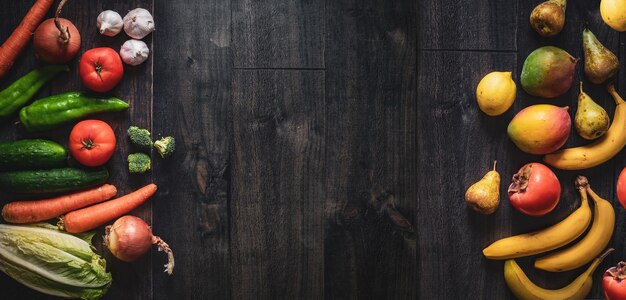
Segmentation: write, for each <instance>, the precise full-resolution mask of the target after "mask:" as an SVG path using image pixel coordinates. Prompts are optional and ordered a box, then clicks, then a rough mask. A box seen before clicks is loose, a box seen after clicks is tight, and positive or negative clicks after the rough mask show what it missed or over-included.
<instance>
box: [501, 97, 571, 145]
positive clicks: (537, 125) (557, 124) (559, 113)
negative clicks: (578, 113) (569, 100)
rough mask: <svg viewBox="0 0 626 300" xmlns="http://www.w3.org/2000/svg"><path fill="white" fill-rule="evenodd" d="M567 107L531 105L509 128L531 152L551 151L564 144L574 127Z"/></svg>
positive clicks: (513, 138)
mask: <svg viewBox="0 0 626 300" xmlns="http://www.w3.org/2000/svg"><path fill="white" fill-rule="evenodd" d="M567 109H568V107H567V106H566V107H558V106H554V105H550V104H537V105H531V106H529V107H526V108H524V109H522V110H521V111H520V112H519V113H517V115H515V117H514V118H513V120H511V123H509V127H508V129H507V132H508V134H509V137H510V138H511V140H512V141H513V143H515V145H516V146H517V147H518V148H519V149H520V150H522V151H524V152H526V153H530V154H548V153H552V152H554V151H556V150H558V149H559V148H561V147H563V145H565V142H567V138H568V137H569V133H570V129H571V127H572V119H571V118H570V116H569V113H567Z"/></svg>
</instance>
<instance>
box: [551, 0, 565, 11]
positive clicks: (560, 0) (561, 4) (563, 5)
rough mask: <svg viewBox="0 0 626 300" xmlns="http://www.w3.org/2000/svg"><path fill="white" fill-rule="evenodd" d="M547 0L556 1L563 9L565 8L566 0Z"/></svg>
mask: <svg viewBox="0 0 626 300" xmlns="http://www.w3.org/2000/svg"><path fill="white" fill-rule="evenodd" d="M549 2H552V3H556V4H557V5H558V6H560V7H561V8H562V9H563V11H565V9H567V0H549Z"/></svg>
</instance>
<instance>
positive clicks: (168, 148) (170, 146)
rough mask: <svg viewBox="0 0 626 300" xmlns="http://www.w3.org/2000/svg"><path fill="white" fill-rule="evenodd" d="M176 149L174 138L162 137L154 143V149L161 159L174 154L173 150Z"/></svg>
mask: <svg viewBox="0 0 626 300" xmlns="http://www.w3.org/2000/svg"><path fill="white" fill-rule="evenodd" d="M175 147H176V142H175V141H174V138H173V137H171V136H167V137H164V138H162V139H160V140H157V141H156V142H154V148H156V149H157V151H158V152H159V154H161V157H163V158H167V157H169V156H170V155H172V153H173V152H174V148H175Z"/></svg>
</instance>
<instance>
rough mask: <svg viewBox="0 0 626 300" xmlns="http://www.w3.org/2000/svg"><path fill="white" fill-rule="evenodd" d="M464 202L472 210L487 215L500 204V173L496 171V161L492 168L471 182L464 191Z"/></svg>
mask: <svg viewBox="0 0 626 300" xmlns="http://www.w3.org/2000/svg"><path fill="white" fill-rule="evenodd" d="M465 202H466V203H467V205H468V206H469V207H470V208H472V209H473V210H475V211H477V212H479V213H481V214H485V215H489V214H492V213H494V212H495V211H496V209H498V205H500V174H499V173H498V172H497V171H496V162H495V161H494V162H493V170H491V171H489V172H487V174H485V176H483V178H482V179H481V180H479V181H478V182H476V183H474V184H472V186H470V187H469V188H468V189H467V192H465Z"/></svg>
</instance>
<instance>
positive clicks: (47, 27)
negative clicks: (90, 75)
mask: <svg viewBox="0 0 626 300" xmlns="http://www.w3.org/2000/svg"><path fill="white" fill-rule="evenodd" d="M59 22H60V23H61V25H62V26H63V27H64V28H67V30H68V31H69V34H70V38H69V41H66V42H64V41H63V40H62V39H61V32H60V31H59V29H58V28H57V27H56V25H55V24H54V18H52V19H47V20H45V21H43V22H42V23H41V24H40V25H39V27H37V30H35V34H34V36H33V45H34V47H35V54H36V56H37V57H38V58H39V59H40V60H42V61H43V62H45V63H49V64H64V63H67V62H69V61H70V60H72V59H73V58H74V57H76V54H78V50H79V49H80V33H79V32H78V29H77V28H76V26H74V24H72V22H71V21H69V20H67V19H64V18H59Z"/></svg>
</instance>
